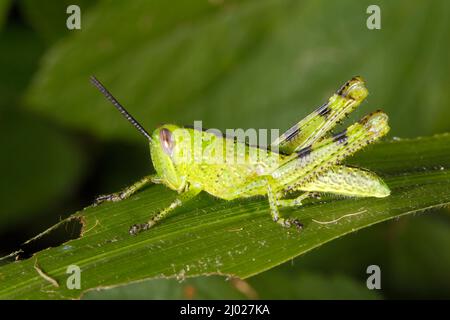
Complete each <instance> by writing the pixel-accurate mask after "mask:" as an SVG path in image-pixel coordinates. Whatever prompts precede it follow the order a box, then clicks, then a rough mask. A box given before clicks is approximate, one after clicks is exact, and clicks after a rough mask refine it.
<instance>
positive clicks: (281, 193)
mask: <svg viewBox="0 0 450 320" xmlns="http://www.w3.org/2000/svg"><path fill="white" fill-rule="evenodd" d="M367 95H368V91H367V89H366V87H365V85H364V81H363V80H362V79H361V78H360V77H355V78H353V79H351V80H350V81H348V82H347V83H345V84H344V85H343V86H342V87H341V88H340V89H339V90H338V91H337V92H336V93H335V94H334V95H333V96H332V97H330V99H329V100H328V101H327V102H326V103H325V104H323V105H322V106H321V107H319V108H318V109H317V110H315V111H314V112H312V113H311V114H310V115H309V116H307V117H306V118H304V119H303V120H301V121H300V122H299V123H297V124H296V125H294V126H293V127H292V128H290V129H289V130H288V131H286V133H284V134H283V135H281V136H280V137H279V138H278V139H277V140H276V141H275V142H274V143H273V144H272V145H271V146H270V148H268V149H263V148H258V147H253V146H248V145H246V144H244V143H242V142H239V141H237V140H235V139H234V138H227V137H223V136H219V135H216V134H214V133H211V132H208V131H201V130H196V129H192V128H185V127H179V126H176V125H171V124H166V125H163V126H161V127H159V128H157V129H156V130H154V132H153V133H152V135H151V138H149V140H150V152H151V157H152V162H153V165H154V167H155V170H156V175H154V176H151V177H146V178H144V179H142V180H141V181H139V182H137V183H136V184H135V185H133V186H131V187H129V188H128V189H126V190H124V191H123V192H122V193H120V194H119V195H117V196H113V197H108V199H107V200H113V201H115V200H120V199H123V198H125V197H128V196H130V195H131V194H132V193H134V192H136V191H137V190H138V189H139V188H141V187H142V186H143V185H145V184H147V183H149V182H153V183H162V184H164V185H166V186H167V187H169V188H170V189H173V190H176V191H177V192H178V193H179V194H180V196H179V197H178V198H177V199H176V200H175V201H174V202H173V203H172V204H171V205H170V206H169V207H168V208H166V209H164V210H162V211H161V212H159V213H158V214H156V215H155V216H153V217H152V218H151V219H150V221H149V222H147V223H145V224H138V225H134V226H133V227H132V229H131V230H130V233H132V234H136V233H138V232H140V231H142V230H146V229H148V228H150V227H151V226H152V225H154V224H155V223H156V222H157V221H159V220H161V219H162V218H163V217H164V216H166V215H167V214H168V213H169V212H170V211H172V210H173V209H174V208H176V207H177V206H180V205H182V204H183V203H184V202H185V201H187V200H189V199H190V198H192V197H194V196H196V195H197V194H198V193H199V192H201V191H205V192H208V193H209V194H211V195H213V196H215V197H217V198H220V199H225V200H232V199H237V198H244V197H252V196H258V195H264V196H267V197H268V200H269V204H270V212H271V215H272V219H273V220H274V221H276V222H277V223H279V224H281V225H282V226H285V227H289V226H291V225H292V224H294V225H296V226H297V227H301V226H302V225H301V223H300V222H299V221H298V220H296V219H285V218H282V217H281V216H280V214H279V211H278V209H279V207H285V206H298V205H301V203H302V200H303V199H305V198H307V197H309V196H311V195H312V194H313V193H316V192H324V193H334V194H340V195H345V196H355V197H386V196H388V195H389V194H390V190H389V188H388V186H387V185H386V184H385V183H384V182H383V180H382V179H381V178H379V177H378V176H377V175H376V174H375V173H373V172H370V171H367V170H364V169H360V168H354V167H347V166H345V165H342V164H341V163H342V161H343V160H344V159H345V158H346V157H348V156H349V155H351V154H353V153H355V152H356V151H358V150H360V149H362V148H364V147H365V146H366V145H368V144H369V143H372V142H374V141H376V140H377V139H379V138H381V137H382V136H384V135H385V134H386V133H387V132H388V131H389V126H388V117H387V115H386V114H385V113H383V112H381V111H375V112H373V113H371V114H369V115H367V116H365V117H364V118H362V119H361V120H360V121H358V122H357V123H355V124H353V125H351V126H350V127H348V128H347V129H346V130H344V131H343V132H340V133H337V134H334V135H328V133H329V131H330V130H331V129H332V128H333V127H334V126H335V125H336V124H337V123H338V122H340V121H341V120H342V119H343V118H344V117H345V116H346V115H347V114H348V113H350V112H352V111H353V110H354V109H355V108H356V107H357V106H358V105H359V104H360V103H361V102H362V101H363V100H364V99H365V98H366V96H367ZM273 150H277V152H275V151H273ZM230 155H231V156H230ZM238 159H239V160H238ZM294 192H295V193H299V192H303V193H302V194H301V195H300V196H297V198H294V199H289V195H290V194H291V193H294Z"/></svg>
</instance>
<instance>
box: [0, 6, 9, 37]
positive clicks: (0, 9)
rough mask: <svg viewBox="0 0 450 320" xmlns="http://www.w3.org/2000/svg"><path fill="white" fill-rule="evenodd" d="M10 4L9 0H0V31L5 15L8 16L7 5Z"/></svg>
mask: <svg viewBox="0 0 450 320" xmlns="http://www.w3.org/2000/svg"><path fill="white" fill-rule="evenodd" d="M10 4H11V1H10V0H0V31H1V30H2V28H3V25H4V24H5V21H6V17H7V16H8V11H9V6H10Z"/></svg>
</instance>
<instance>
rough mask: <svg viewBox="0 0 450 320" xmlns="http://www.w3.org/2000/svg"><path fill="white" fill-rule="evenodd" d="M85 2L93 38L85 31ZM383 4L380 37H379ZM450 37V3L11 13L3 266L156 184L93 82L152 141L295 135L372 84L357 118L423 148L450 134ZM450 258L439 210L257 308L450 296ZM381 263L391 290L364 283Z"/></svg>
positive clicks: (184, 293)
mask: <svg viewBox="0 0 450 320" xmlns="http://www.w3.org/2000/svg"><path fill="white" fill-rule="evenodd" d="M75 3H76V4H78V5H79V6H80V7H81V26H82V29H81V30H74V31H70V30H68V29H67V28H66V19H67V16H68V15H67V14H66V8H67V6H68V5H69V4H75ZM370 4H377V5H379V6H380V8H381V17H382V28H381V30H368V29H367V27H366V19H367V18H368V14H366V8H367V7H368V5H370ZM449 35H450V2H448V1H446V0H442V1H419V0H417V1H400V0H398V1H376V2H373V1H349V0H347V1H287V0H286V1H268V0H260V1H256V0H254V1H226V0H223V1H222V0H211V1H181V0H180V1H170V2H169V1H126V2H125V1H121V2H119V1H87V0H86V1H56V0H54V1H49V0H47V1H32V0H27V1H25V0H24V1H8V0H0V70H1V71H0V170H1V172H0V175H1V178H0V243H1V245H0V255H5V254H8V253H10V252H11V251H13V250H16V249H17V248H19V246H20V244H21V243H22V242H23V241H25V240H27V239H28V238H30V237H32V236H34V235H36V234H37V233H39V232H41V231H42V230H44V229H45V228H47V227H49V226H51V225H53V224H54V223H55V222H57V221H59V220H60V219H61V218H63V217H66V216H68V215H69V214H71V213H73V212H75V211H77V210H80V209H82V208H83V207H84V206H87V205H89V204H90V203H91V202H92V200H93V199H94V198H95V196H96V195H98V194H103V193H109V192H113V191H117V190H118V189H120V188H122V187H123V186H126V185H128V184H130V183H132V182H134V181H135V180H137V179H138V178H140V177H141V176H143V175H145V174H148V173H150V172H151V171H152V165H151V162H150V155H149V151H148V148H147V144H146V142H145V141H144V140H143V139H142V138H141V136H140V135H139V134H137V133H136V132H135V131H134V130H133V129H131V127H130V126H129V124H127V123H126V122H125V121H123V119H122V118H121V117H120V116H119V115H118V113H117V111H116V110H114V109H113V108H112V107H111V106H110V105H109V104H108V103H107V102H106V101H105V100H104V98H102V97H101V96H100V95H99V93H98V92H97V91H96V90H95V89H94V88H93V87H92V86H91V85H90V84H89V81H88V77H89V75H91V74H95V75H96V76H97V77H98V78H99V79H101V80H102V81H103V82H104V83H105V84H107V86H108V87H109V88H110V90H111V91H112V92H113V93H114V94H115V95H116V96H117V97H118V98H119V100H120V101H121V102H122V103H123V104H124V105H126V106H127V107H128V108H129V110H130V111H131V112H132V113H133V114H135V115H136V118H138V119H139V120H140V121H141V122H142V123H143V125H144V126H145V127H147V128H148V129H149V130H151V129H152V128H154V127H155V126H157V125H158V124H161V123H166V122H172V123H178V124H192V123H193V121H194V120H203V124H204V126H206V127H215V128H220V129H225V128H249V127H253V128H280V129H282V130H284V129H286V128H288V127H289V126H290V125H291V124H293V123H294V122H296V121H298V119H300V118H302V117H304V116H305V115H306V114H307V113H308V112H310V111H311V110H312V109H313V108H315V107H316V106H318V105H320V104H321V103H323V102H324V101H325V99H327V98H328V96H330V94H331V93H332V92H333V91H335V90H336V89H337V88H338V87H339V86H340V85H341V84H342V83H344V82H345V81H346V80H348V79H350V78H351V77H352V76H354V75H361V76H363V77H364V78H365V79H366V80H367V86H368V88H369V91H370V96H369V98H368V99H367V102H366V103H364V104H363V105H362V106H361V107H360V108H359V110H358V111H356V112H355V113H356V115H352V118H351V119H352V120H354V119H357V118H359V117H360V116H361V115H363V114H365V113H368V112H370V111H372V110H374V109H377V108H381V109H383V110H384V111H385V112H386V113H387V114H388V115H389V116H390V123H391V127H392V130H391V133H390V137H391V138H392V137H417V136H422V135H432V134H435V133H442V132H447V131H450V103H449V102H450V90H448V89H449V78H450V72H449V71H450V63H449V58H448V57H449V46H450V36H449ZM449 248H450V218H449V210H448V208H444V209H440V210H434V211H430V212H427V213H425V214H420V215H415V216H411V217H407V218H402V219H401V220H399V221H392V222H388V223H383V224H381V225H378V226H375V227H372V228H369V229H366V230H363V231H360V232H358V233H356V234H352V235H350V236H346V237H344V238H343V239H341V240H337V241H334V242H332V243H330V244H327V245H325V246H323V247H322V248H320V249H318V250H314V251H313V252H311V253H308V254H306V255H305V256H303V257H300V258H298V259H295V260H293V261H292V262H291V263H287V264H285V265H282V266H280V267H278V268H275V269H272V270H270V271H267V272H265V273H262V274H260V275H257V276H255V277H253V278H250V279H249V280H248V284H249V285H250V287H251V288H253V289H252V290H253V291H252V290H250V291H247V297H260V298H449V297H450V276H449V275H448V270H450V250H449ZM370 264H377V265H380V267H381V268H382V290H380V291H376V292H374V291H369V290H367V288H366V286H365V279H366V277H367V275H366V273H365V271H366V267H367V266H368V265H370ZM0 281H1V280H0ZM0 284H1V283H0ZM236 285H237V284H236V283H231V282H230V281H228V282H227V281H224V280H223V279H222V278H220V277H217V278H207V279H205V278H198V279H192V280H187V281H185V282H183V283H178V282H177V281H175V280H173V281H172V280H170V281H168V280H153V281H147V282H144V283H141V284H135V285H131V286H128V287H123V288H117V289H113V290H109V291H106V292H100V293H90V294H89V295H88V297H90V298H102V297H104V298H108V297H115V298H127V297H129V298H183V297H197V298H227V297H240V296H239V295H237V293H236V290H235V287H236ZM192 292H195V295H192V294H191V293H192ZM249 292H250V293H249ZM252 295H253V296H252Z"/></svg>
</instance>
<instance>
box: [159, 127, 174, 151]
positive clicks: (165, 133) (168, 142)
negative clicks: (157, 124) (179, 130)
mask: <svg viewBox="0 0 450 320" xmlns="http://www.w3.org/2000/svg"><path fill="white" fill-rule="evenodd" d="M159 139H160V140H161V146H162V148H163V150H164V152H165V153H166V154H167V155H169V156H172V152H173V147H174V146H175V141H173V136H172V132H170V130H169V129H166V128H162V129H161V131H159Z"/></svg>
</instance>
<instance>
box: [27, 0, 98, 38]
mask: <svg viewBox="0 0 450 320" xmlns="http://www.w3.org/2000/svg"><path fill="white" fill-rule="evenodd" d="M94 3H95V1H92V0H58V1H54V0H41V1H33V0H21V1H19V3H18V4H19V6H20V8H21V10H22V12H23V13H24V16H25V17H26V19H27V21H28V22H29V23H30V24H31V25H32V27H33V29H35V30H36V33H37V34H38V35H39V36H41V37H42V38H43V39H44V40H45V41H47V42H48V43H53V42H56V41H57V40H59V39H60V38H61V37H63V36H64V35H68V34H69V33H70V32H79V31H71V30H69V29H67V27H66V20H67V17H68V16H69V15H68V14H67V13H66V9H67V7H68V6H69V5H78V6H79V7H80V11H81V22H82V23H83V22H84V21H83V18H84V14H85V13H86V12H87V11H86V10H87V9H89V7H90V6H91V5H93V4H94Z"/></svg>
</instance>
